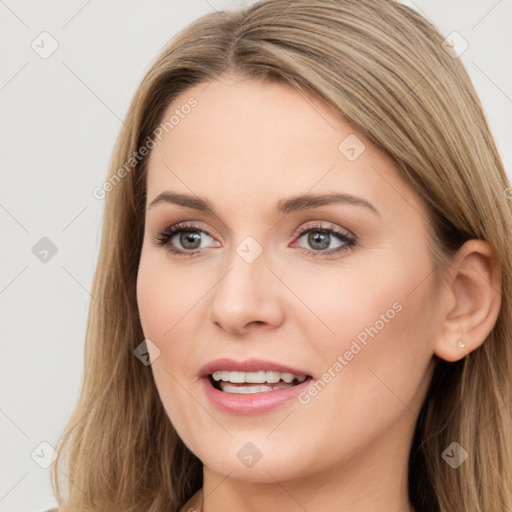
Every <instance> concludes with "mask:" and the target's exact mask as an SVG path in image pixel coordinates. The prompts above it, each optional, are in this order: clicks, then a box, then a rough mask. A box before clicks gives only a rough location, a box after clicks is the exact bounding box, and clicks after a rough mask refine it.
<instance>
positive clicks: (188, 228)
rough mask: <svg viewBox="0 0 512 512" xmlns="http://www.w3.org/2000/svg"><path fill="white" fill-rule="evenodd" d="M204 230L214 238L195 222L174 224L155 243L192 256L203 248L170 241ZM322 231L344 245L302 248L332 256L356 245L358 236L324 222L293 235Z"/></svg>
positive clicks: (177, 252) (308, 252)
mask: <svg viewBox="0 0 512 512" xmlns="http://www.w3.org/2000/svg"><path fill="white" fill-rule="evenodd" d="M198 231H199V232H202V233H205V234H207V235H208V236H209V237H211V238H213V237H212V236H211V235H210V233H208V232H207V231H205V230H204V229H201V228H200V227H198V226H195V225H194V224H174V225H173V226H169V227H168V228H166V229H165V230H164V231H162V232H160V233H159V234H158V235H157V236H156V237H155V238H154V240H153V244H154V245H156V246H158V247H163V246H164V245H169V247H168V251H169V252H170V253H172V254H175V255H176V256H183V257H192V256H194V255H196V254H198V253H200V252H201V251H202V250H203V249H195V250H192V251H187V250H182V249H176V248H175V247H173V246H171V245H170V244H169V242H170V241H171V239H172V238H174V236H176V235H177V234H181V233H196V232H198ZM311 231H313V232H321V233H324V234H328V235H333V236H334V237H335V238H337V239H338V240H339V241H340V242H344V244H343V245H340V246H339V247H337V248H336V249H331V250H329V251H320V250H314V249H306V248H304V247H300V249H302V251H303V253H305V254H309V255H313V257H317V256H318V255H321V257H322V256H331V255H333V254H338V253H342V252H345V251H348V250H350V249H352V248H353V247H354V246H355V245H356V238H355V237H353V236H351V235H349V234H348V233H347V232H344V231H339V230H338V229H336V228H335V227H334V226H327V227H326V226H323V225H322V224H316V225H314V226H309V227H307V228H306V229H299V230H297V231H296V232H295V233H294V234H293V236H294V237H295V238H302V236H304V235H305V234H307V233H309V232H311Z"/></svg>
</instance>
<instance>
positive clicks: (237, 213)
mask: <svg viewBox="0 0 512 512" xmlns="http://www.w3.org/2000/svg"><path fill="white" fill-rule="evenodd" d="M191 96H192V97H194V98H196V99H197V101H198V104H197V106H196V107H195V108H194V109H193V110H192V111H191V113H190V114H189V115H188V116H185V117H184V118H183V119H182V120H180V123H179V124H178V125H176V126H175V127H174V128H173V129H172V130H171V131H169V133H167V134H165V135H164V137H163V138H162V140H161V141H159V142H158V143H157V145H156V147H155V148H154V149H153V150H152V152H151V155H150V159H149V162H148V181H147V189H148V193H147V207H148V206H149V204H150V203H151V201H152V200H153V199H154V198H156V197H157V196H158V195H159V194H161V193H162V192H163V191H166V190H169V191H170V190H172V191H174V192H180V193H185V194H192V195H198V196H201V197H204V198H207V199H208V200H209V201H210V202H211V203H212V205H213V206H214V207H215V209H216V211H217V215H211V214H207V213H205V212H201V211H198V210H193V209H190V208H186V207H183V206H179V205H175V204H170V203H164V202H161V203H158V204H157V205H155V206H153V207H152V208H148V209H147V212H146V223H145V234H144V242H143V247H142V255H141V260H140V267H139V272H138V281H137V298H138V305H139V312H140V318H141V322H142V327H143V330H144V334H145V336H146V338H149V339H150V340H152V342H153V343H154V344H155V345H156V346H157V347H158V349H159V351H160V354H159V356H158V357H157V358H156V359H155V360H154V362H153V364H152V371H153V375H154V379H155V383H156V386H157V388H158V392H159V394H160V397H161V399H162V402H163V405H164V407H165V410H166V412H167V414H168V416H169V418H170V420H171V422H172V423H173V425H174V427H175V428H176V430H177V432H178V434H179V435H180V437H181V438H182V439H183V441H184V442H185V444H186V445H187V446H188V448H189V449H190V450H191V451H192V452H193V453H194V454H195V455H196V456H197V457H198V458H199V459H200V460H201V461H202V463H203V474H204V490H205V497H206V499H205V503H204V510H206V511H208V512H214V511H220V510H222V511H224V512H231V511H235V510H237V511H239V510H244V511H254V512H256V511H258V512H259V511H261V512H268V511H269V510H280V511H285V512H286V511H290V512H291V511H298V510H304V509H305V510H308V511H310V512H314V511H320V510H322V512H334V511H336V512H348V511H350V512H363V511H364V512H370V511H373V512H374V511H375V510H382V511H393V512H399V511H400V512H407V511H412V510H413V509H412V507H411V506H410V504H409V501H408V495H407V459H408V456H409V450H410V443H411V440H412V435H413V432H414V427H415V423H416V419H417V415H418V413H419V410H420V408H421V404H422V402H423V399H424V397H425V394H426V392H427V388H428V385H429V383H430V379H431V376H432V370H433V367H434V360H433V356H434V354H436V355H437V356H439V357H442V358H444V359H446V360H449V361H456V360H458V359H460V358H462V357H464V356H465V355H466V354H467V353H468V352H469V351H471V350H474V349H475V348H477V347H478V346H479V345H480V344H481V343H482V342H483V341H484V339H485V337H486V336H487V334H488V333H489V332H490V330H491V329H492V326H493V325H494V323H495V320H496V318H497V314H498V311H499V305H500V298H499V294H498V293H497V292H496V290H498V289H499V268H498V264H497V262H496V259H495V258H494V255H493V253H492V250H491V249H490V247H489V246H488V245H487V244H486V243H485V242H483V241H477V240H473V241H470V242H468V243H467V244H465V245H464V246H463V247H462V248H461V250H460V251H459V252H458V253H457V254H456V256H455V257H454V258H453V261H452V262H451V264H450V267H449V269H448V270H449V275H450V283H451V284H450V286H448V287H447V288H446V289H443V290H442V292H441V294H440V295H439V298H438V299H437V300H436V301H434V300H433V292H434V290H435V283H434V281H433V275H432V273H431V271H432V261H431V258H430V255H429V252H428V249H427V235H426V233H427V232H426V226H427V214H426V210H425V208H424V207H423V205H422V203H421V202H420V199H419V198H418V197H417V196H416V195H415V193H414V192H413V191H412V190H411V189H410V188H409V187H408V185H407V184H406V183H404V182H403V181H401V179H400V177H399V175H398V173H397V169H396V167H395V165H394V163H393V162H392V161H391V160H390V159H389V158H388V157H387V156H386V155H385V154H384V153H382V152H381V151H380V150H378V149H377V148H375V147H373V146H372V145H371V144H370V142H369V141H368V140H366V139H365V138H364V137H363V136H362V135H361V134H358V133H357V132H355V131H354V129H352V128H351V127H350V126H349V125H347V124H345V123H343V122H342V121H341V120H340V119H339V118H338V117H337V116H336V115H335V114H334V113H333V112H332V111H331V110H330V109H329V107H327V106H325V105H324V104H322V103H320V102H319V101H317V100H314V99H312V98H306V97H304V96H303V95H301V94H300V93H298V92H296V91H295V90H293V89H291V88H288V87H287V86H284V85H278V84H271V83H268V82H256V81H253V80H241V79H239V78H237V77H234V76H222V77H221V78H219V79H217V80H216V81H214V82H212V83H211V84H209V85H208V86H206V84H200V85H198V86H195V87H193V88H190V89H188V90H187V91H185V92H183V93H182V94H181V95H180V96H179V97H178V98H176V99H175V101H174V102H173V103H172V104H171V105H169V109H168V112H167V113H166V115H165V118H166V119H167V118H168V117H169V116H170V115H171V114H172V112H173V111H174V110H175V109H176V108H180V106H181V105H184V104H185V103H186V102H187V100H188V99H189V98H190V97H191ZM350 134H355V135H356V136H357V137H358V138H359V139H360V140H361V141H362V142H364V144H365V146H366V149H365V150H364V151H363V152H362V153H361V154H360V156H359V157H358V158H357V159H355V160H354V161H350V160H349V159H347V158H346V156H345V154H343V153H342V152H340V151H339V150H338V146H339V144H340V143H341V142H342V141H343V140H344V139H345V138H346V137H347V136H348V135H350ZM308 192H309V193H315V194H320V193H332V192H340V193H350V194H354V195H356V196H358V197H362V198H364V199H365V200H367V201H369V202H370V203H371V204H372V205H373V206H374V207H375V208H376V209H377V210H378V212H379V214H378V215H377V214H375V213H373V212H372V211H371V210H370V209H368V208H365V207H362V206H358V205H351V204H331V205H324V206H321V207H316V208H312V209H309V210H305V211H301V212H291V213H288V214H284V215H283V214H275V213H274V212H273V208H274V206H275V204H276V202H277V201H278V200H279V199H281V198H286V197H290V196H293V195H296V194H301V193H308ZM178 222H181V223H185V222H194V224H196V225H198V226H199V228H200V229H202V230H204V231H205V232H206V233H202V232H201V231H198V233H199V234H200V236H202V238H201V240H202V243H201V251H202V252H201V253H199V254H198V255H197V254H196V255H195V256H193V257H179V256H176V255H174V254H172V253H170V252H169V251H168V246H170V245H171V242H169V243H168V246H167V247H166V246H163V247H159V246H156V245H155V244H154V243H153V240H154V239H155V237H157V236H158V235H159V234H160V232H161V231H163V230H164V229H166V228H167V227H169V226H171V225H173V224H176V223H178ZM316 224H321V225H322V226H326V225H327V226H329V225H332V226H334V227H335V228H337V229H340V230H341V231H344V232H346V231H348V232H350V233H352V234H354V235H355V236H356V238H357V244H356V245H355V246H354V247H349V248H348V249H347V250H345V251H343V252H341V253H337V254H331V255H328V256H322V250H323V251H329V250H330V249H333V248H336V247H339V246H340V245H343V242H340V241H338V240H337V239H336V238H335V237H334V236H331V238H330V245H329V246H328V248H327V249H321V248H320V249H318V247H319V245H314V242H313V245H312V244H311V242H308V235H307V233H306V234H305V235H301V236H300V238H299V237H297V236H294V233H295V232H296V230H297V229H298V228H301V227H303V228H304V229H306V228H308V227H311V226H314V225H316ZM201 233H202V234H201ZM248 236H252V237H253V238H254V239H255V240H256V241H257V243H258V244H259V246H260V247H261V249H262V250H263V252H262V253H261V255H260V256H259V257H258V258H256V259H255V261H254V262H252V263H247V262H246V261H245V260H244V259H243V258H242V257H240V256H239V255H238V254H237V252H236V249H237V247H238V246H239V245H240V244H241V242H242V241H243V240H244V239H245V238H246V237H248ZM182 240H183V239H182ZM172 244H173V246H174V247H175V248H178V249H182V250H183V251H186V250H187V249H186V248H184V246H183V245H181V244H180V238H179V236H175V237H174V238H173V241H172ZM304 248H306V249H310V250H315V249H316V250H317V253H318V254H316V255H315V256H313V255H312V254H306V253H305V252H304ZM188 250H190V249H188ZM394 303H398V304H399V305H400V306H401V310H400V311H399V312H396V314H395V315H394V318H392V319H390V320H389V319H388V322H385V324H384V327H383V328H381V329H380V330H379V331H378V334H377V335H376V336H374V337H373V338H371V337H369V338H368V342H367V345H363V344H361V343H359V345H361V346H362V350H361V351H360V352H358V353H357V355H355V356H354V357H353V358H352V359H351V360H350V361H348V362H347V364H346V365H345V366H344V367H343V369H342V370H341V371H339V372H337V373H335V377H334V378H332V379H331V381H330V382H329V383H328V384H327V385H326V386H325V387H324V388H323V389H322V390H321V392H319V393H318V394H317V396H315V397H312V398H311V400H310V402H309V403H307V404H306V405H304V404H302V403H299V401H297V400H292V401H291V402H288V403H287V404H285V405H282V406H280V407H279V408H277V409H274V410H272V411H268V412H266V413H264V414H260V415H258V416H243V415H236V414H230V413H225V412H220V411H218V410H217V409H216V408H214V407H213V405H212V404H211V403H210V402H209V401H208V399H207V398H206V396H205V394H204V392H203V390H202V387H201V385H200V382H199V378H198V376H197V374H198V371H199V369H200V367H201V366H202V365H203V364H205V363H206V362H208V361H211V360H213V359H216V358H218V357H231V358H233V359H236V360H244V359H248V358H251V357H258V358H263V359H269V360H272V361H277V362H281V363H284V364H288V365H290V366H294V367H298V368H301V369H306V370H308V372H309V374H310V375H312V376H313V377H315V379H321V378H322V375H323V374H324V372H326V371H327V370H328V368H329V367H332V366H333V364H334V363H335V362H336V360H337V357H338V356H339V355H342V356H343V354H344V353H345V352H346V351H347V350H349V349H350V347H351V343H352V342H353V340H354V339H356V337H357V335H358V334H360V333H361V332H362V331H364V329H365V328H366V327H370V326H374V325H375V324H376V321H377V320H379V319H380V318H382V317H381V315H382V314H386V311H388V310H389V309H390V308H392V305H393V304H394ZM460 338H462V339H463V341H464V343H465V344H466V348H465V349H461V348H460V347H459V346H458V345H457V341H458V339H460ZM247 442H251V443H253V444H254V445H256V446H257V447H258V449H259V450H260V452H261V453H262V457H261V459H260V460H259V461H258V462H257V463H256V464H255V465H253V466H252V467H246V466H245V465H244V464H242V463H241V461H240V460H239V459H238V457H237V452H238V450H240V448H241V447H242V446H244V445H245V444H246V443H247ZM200 498H201V495H200V492H198V493H196V494H195V495H194V496H193V497H192V498H191V499H190V500H189V502H187V503H186V504H185V505H184V506H183V507H182V509H181V512H185V511H189V510H190V509H195V510H200V508H201V505H200V502H201V499H200Z"/></svg>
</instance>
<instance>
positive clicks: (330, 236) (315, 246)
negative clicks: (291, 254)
mask: <svg viewBox="0 0 512 512" xmlns="http://www.w3.org/2000/svg"><path fill="white" fill-rule="evenodd" d="M294 236H296V237H297V238H299V239H301V238H303V237H305V240H306V244H308V245H309V246H310V247H312V249H308V248H307V247H302V249H303V251H304V252H305V253H306V254H313V255H314V256H318V255H320V256H329V255H332V254H337V253H340V252H344V251H347V250H350V249H351V248H352V247H354V246H355V245H356V239H355V237H354V236H353V235H352V234H350V233H349V232H348V231H341V230H340V229H338V228H336V227H335V226H334V225H328V226H324V225H322V224H315V225H313V226H310V227H308V228H305V229H304V228H301V229H300V230H299V231H298V232H296V233H295V234H294ZM332 242H338V245H337V246H335V247H334V248H332V247H331V248H330V249H329V247H330V246H331V243H332ZM325 249H329V250H325Z"/></svg>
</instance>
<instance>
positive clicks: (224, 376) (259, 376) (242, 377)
mask: <svg viewBox="0 0 512 512" xmlns="http://www.w3.org/2000/svg"><path fill="white" fill-rule="evenodd" d="M212 376H213V378H214V380H216V381H219V380H223V381H226V382H233V383H242V382H250V383H255V384H256V383H259V384H263V383H264V382H269V383H276V382H279V381H280V380H284V381H285V382H287V383H288V384H290V383H291V382H292V381H293V379H297V380H298V381H299V382H304V381H305V380H306V376H305V375H300V376H299V375H293V373H280V372H266V371H259V372H228V371H223V370H217V371H215V372H213V374H212Z"/></svg>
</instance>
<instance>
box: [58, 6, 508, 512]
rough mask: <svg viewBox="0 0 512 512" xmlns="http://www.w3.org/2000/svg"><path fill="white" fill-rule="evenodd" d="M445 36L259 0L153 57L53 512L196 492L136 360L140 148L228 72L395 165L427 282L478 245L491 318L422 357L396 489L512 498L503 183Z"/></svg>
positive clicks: (445, 498)
mask: <svg viewBox="0 0 512 512" xmlns="http://www.w3.org/2000/svg"><path fill="white" fill-rule="evenodd" d="M443 39H444V37H443V36H442V35H441V34H440V33H439V32H438V31H437V29H436V28H435V27H434V26H433V25H432V24H430V23H429V22H428V21H427V20H425V19H424V18H423V17H422V16H420V15H419V14H418V13H416V12H415V11H413V10H412V9H410V8H408V7H406V6H404V5H402V4H399V3H397V2H394V1H391V0H293V1H289V0H263V1H261V2H258V3H256V4H254V5H252V6H249V7H247V8H245V9H239V10H238V11H231V12H225V11H224V12H215V13H211V14H208V15H205V16H203V17H201V18H200V19H198V20H197V21H195V22H194V23H193V24H191V25H190V26H189V27H187V28H186V29H185V30H183V31H182V32H181V33H180V34H178V36H176V37H175V38H174V39H173V40H172V41H171V42H170V44H169V45H168V46H167V47H166V48H165V49H164V50H163V51H162V53H161V54H160V55H159V56H158V58H157V59H156V60H155V61H154V63H153V64H152V66H151V68H150V70H149V71H148V73H147V74H146V76H145V77H144V79H143V80H142V82H141V84H140V86H139V88H138V90H137V92H136V94H135V96H134V98H133V100H132V103H131V106H130V108H129V110H128V113H127V116H126V124H125V126H123V128H122V130H121V133H120V135H119V137H118V140H117V143H116V147H115V150H114V153H113V156H112V159H111V162H110V170H109V176H108V183H109V186H108V187H105V188H104V192H105V214H104V226H103V234H102V240H101V247H100V254H99V260H98V265H97V269H96V273H95V277H94V283H93V290H92V297H93V299H92V300H91V304H90V312H89V319H88V325H87V334H86V343H85V367H84V379H83V385H82V388H81V391H80V397H79V400H78V403H77V405H76V407H75V409H74V411H73V414H72V416H71V418H70V419H69V422H68V424H67V425H66V428H65V430H64V432H63V434H62V436H61V438H60V440H59V443H58V446H57V449H58V452H59V456H58V458H57V460H56V462H55V464H54V466H53V469H52V483H53V486H54V490H55V493H56V496H57V498H58V501H59V506H60V510H62V511H63V512H71V511H77V510H80V511H86V510H106V511H107V510H108V511H109V512H116V511H124V512H127V511H150V512H163V511H173V512H175V511H178V510H179V509H180V507H181V506H182V505H183V504H184V503H185V502H186V500H187V499H188V498H189V497H190V496H192V494H194V493H195V492H196V491H197V490H198V489H199V488H200V487H201V485H202V465H201V462H200V461H199V459H198V458H197V457H196V456H195V455H193V454H192V453H191V452H190V451H189V450H188V449H187V447H186V446H185V445H184V444H183V442H182V441H181V439H180V438H179V437H178V435H177V433H176V431H175V430H174V428H173V426H172V424H171V422H170V421H169V418H168V417H167V415H166V413H165V411H164V409H163V405H162V403H161V400H160V398H159V396H158V393H157V390H156V387H155V384H154V381H153V377H152V373H151V367H150V366H145V365H143V364H141V362H140V361H139V360H138V359H137V358H136V357H135V356H134V349H135V348H136V347H137V346H138V345H139V344H140V343H141V342H142V340H143V339H144V335H143V332H142V328H141V325H140V319H139V314H138V308H137V301H136V276H137V269H138V263H139V258H140V253H141V246H142V239H143V232H144V215H145V214H144V208H145V201H146V162H147V157H144V158H139V156H140V154H139V152H140V148H142V147H143V146H144V145H149V142H148V141H151V140H152V139H154V138H155V133H156V132H155V130H156V129H157V127H158V125H159V124H160V123H161V122H162V116H163V114H164V112H165V110H166V109H167V107H168V106H169V104H170V102H171V101H173V99H174V98H175V97H176V96H177V95H178V94H180V93H182V92H183V91H185V90H186V89H187V88H189V87H190V86H192V85H195V84H198V83H207V82H208V81H211V80H215V79H216V78H217V77H218V76H219V75H221V74H222V73H225V72H233V73H235V74H236V75H237V76H241V77H246V78H254V79H265V80H272V81H276V82H280V83H283V84H288V85H290V86H292V87H294V88H295V89H296V90H298V91H300V92H302V93H304V94H305V95H309V96H310V97H315V98H318V99H321V100H322V101H323V102H324V103H325V104H326V105H328V106H330V107H331V108H332V109H333V110H334V111H336V112H338V113H339V115H340V118H341V119H343V120H344V121H346V122H348V123H350V124H351V125H352V126H353V127H354V129H355V130H358V131H359V132H361V133H362V134H363V135H364V136H365V137H367V138H368V139H369V140H370V141H371V142H373V143H374V144H375V145H376V146H377V147H379V148H380V149H382V151H384V152H385V153H387V154H388V155H389V156H390V157H391V158H393V159H394V161H395V162H396V163H397V167H398V168H399V169H400V172H401V174H402V176H403V179H404V180H405V181H406V182H407V183H408V184H409V185H410V186H411V187H412V189H413V190H414V191H415V192H416V193H417V194H418V196H419V197H420V198H421V200H422V201H423V202H424V204H425V205H426V207H427V209H428V211H429V214H430V223H431V226H430V229H431V233H430V234H429V241H430V244H431V251H432V257H433V261H434V264H435V269H436V272H435V276H436V278H437V279H438V281H439V283H440V284H442V281H443V269H444V268H446V264H447V262H448V261H449V260H448V258H449V257H450V256H451V255H453V254H454V251H456V250H457V249H458V248H459V247H460V246H461V245H462V243H464V242H465V241H467V240H469V239H471V238H477V239H482V240H486V241H488V242H489V243H490V244H491V245H492V247H493V249H494V251H495V253H496V256H497V258H498V260H499V263H500V265H501V270H502V271H501V276H502V278H501V279H502V282H501V293H502V304H501V309H500V313H499V316H498V319H497V321H496V324H495V326H494V328H493V329H492V331H491V333H490V334H489V336H488V338H487V339H486V340H485V341H484V343H483V344H482V345H481V346H480V347H479V348H478V349H476V350H474V351H473V352H471V353H470V354H469V355H467V356H466V357H465V358H463V359H462V360H460V361H458V362H456V363H448V362H446V361H443V360H441V359H439V360H438V361H436V367H435V371H434V375H433V379H432V382H431V385H430V388H429V391H428V393H427V396H426V398H425V401H424V404H423V407H422V409H421V412H420V415H419V418H418V421H417V425H416V431H415V436H414V442H413V444H412V446H411V450H410V459H409V498H410V502H411V504H412V505H413V507H414V508H415V510H416V511H418V512H420V511H428V512H433V511H439V512H451V511H452V510H471V511H479V512H502V511H503V510H505V509H506V508H507V506H508V507H511V506H512V453H511V439H512V401H511V390H512V309H511V302H510V297H511V296H512V268H511V267H512V258H510V255H509V252H510V248H511V247H512V232H511V226H512V211H511V205H510V201H508V200H507V197H508V198H510V195H511V194H510V193H511V192H512V189H510V183H509V181H508V179H507V176H506V174H505V171H504V168H503V164H502V162H501V160H500V156H499V154H498V151H497V149H496V146H495V142H494V140H493V137H492V135H491V132H490V129H489V126H488V123H487V121H486V117H485V114H484V112H483V109H482V106H481V104H480V101H479V98H478V96H477V94H476V92H475V90H474V88H473V85H472V83H471V80H470V78H469V76H468V74H467V72H466V70H465V69H464V66H463V64H462V63H461V61H460V59H457V58H454V56H453V55H450V54H449V53H448V52H446V51H445V48H444V47H443V46H442V42H443ZM192 115H193V114H192ZM134 155H137V158H135V157H134ZM121 169H124V172H123V171H121ZM453 441H456V442H458V443H459V444H460V445H461V446H462V447H463V448H464V449H465V450H466V451H467V452H468V454H469V457H468V459H467V460H466V461H465V462H464V463H463V464H462V465H460V466H459V467H458V468H457V469H453V468H452V467H451V466H450V465H448V464H447V463H446V462H445V461H444V460H443V458H442V456H441V454H442V452H443V451H444V450H445V448H447V447H448V446H449V445H450V444H451V443H452V442H453ZM63 486H64V487H65V490H66V492H65V493H64V492H63V491H64V489H63Z"/></svg>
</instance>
